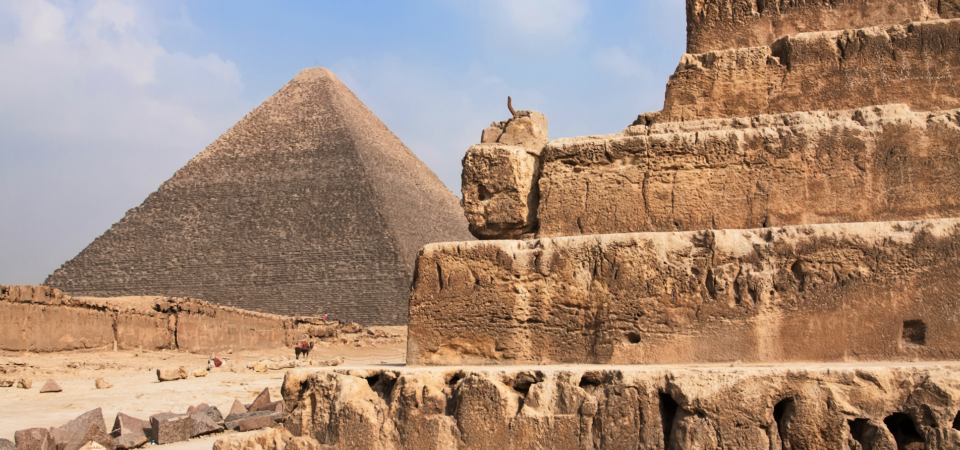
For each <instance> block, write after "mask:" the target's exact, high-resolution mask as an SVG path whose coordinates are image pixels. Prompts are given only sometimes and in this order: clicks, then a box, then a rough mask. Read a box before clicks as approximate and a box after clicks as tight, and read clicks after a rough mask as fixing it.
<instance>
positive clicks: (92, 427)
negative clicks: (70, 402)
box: [50, 408, 115, 450]
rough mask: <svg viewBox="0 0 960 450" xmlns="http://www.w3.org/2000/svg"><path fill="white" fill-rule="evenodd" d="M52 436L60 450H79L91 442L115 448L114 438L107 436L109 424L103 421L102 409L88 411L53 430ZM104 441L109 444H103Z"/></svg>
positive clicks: (51, 430)
mask: <svg viewBox="0 0 960 450" xmlns="http://www.w3.org/2000/svg"><path fill="white" fill-rule="evenodd" d="M50 436H51V437H52V438H53V441H54V443H56V445H57V449H58V450H67V448H68V447H69V450H79V449H80V447H83V446H84V445H86V444H87V443H89V442H98V443H100V444H102V445H104V446H105V447H108V448H109V449H110V450H114V448H115V445H114V443H113V438H111V437H109V436H108V435H107V423H106V421H104V420H103V410H102V409H101V408H97V409H93V410H90V411H87V412H85V413H83V414H81V415H80V416H78V417H77V418H76V419H73V420H71V421H69V422H67V423H66V424H64V425H61V426H59V427H56V428H51V429H50ZM104 436H107V438H106V439H105V438H104ZM104 440H106V441H108V442H107V443H104V442H101V441H104ZM107 444H109V446H108V445H107Z"/></svg>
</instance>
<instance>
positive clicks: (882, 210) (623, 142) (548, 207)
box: [537, 105, 960, 237]
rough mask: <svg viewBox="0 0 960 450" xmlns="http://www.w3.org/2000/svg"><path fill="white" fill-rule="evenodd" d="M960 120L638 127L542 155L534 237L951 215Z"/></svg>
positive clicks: (883, 111)
mask: <svg viewBox="0 0 960 450" xmlns="http://www.w3.org/2000/svg"><path fill="white" fill-rule="evenodd" d="M958 146H960V111H958V110H950V111H942V112H937V113H924V112H914V111H911V110H910V109H909V108H908V107H907V106H905V105H886V106H877V107H868V108H861V109H856V110H845V111H830V112H802V113H787V114H780V115H761V116H755V117H750V118H735V119H716V120H703V121H694V122H682V123H656V124H653V125H649V126H644V125H638V126H632V127H630V128H628V129H627V130H626V131H625V132H624V133H621V134H618V135H612V136H604V137H586V138H575V139H559V140H555V141H552V142H551V143H550V144H549V145H547V146H546V147H545V148H544V150H543V153H542V157H541V158H542V164H543V168H542V169H541V175H540V180H539V188H540V204H539V207H538V217H537V221H538V223H539V229H538V237H557V236H577V235H590V234H608V233H627V232H638V231H686V230H703V229H732V228H760V227H769V226H783V225H798V224H811V223H837V222H873V221H885V220H914V219H927V218H941V217H958V216H960V159H958V158H957V154H956V149H957V148H958Z"/></svg>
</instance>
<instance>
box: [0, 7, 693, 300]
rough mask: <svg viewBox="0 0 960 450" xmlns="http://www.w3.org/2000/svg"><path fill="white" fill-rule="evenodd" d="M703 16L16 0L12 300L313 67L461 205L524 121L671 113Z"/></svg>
mask: <svg viewBox="0 0 960 450" xmlns="http://www.w3.org/2000/svg"><path fill="white" fill-rule="evenodd" d="M684 44H685V23H684V1H683V0H660V1H649V0H645V1H638V0H634V1H617V2H614V1H603V0H487V1H471V0H413V1H389V2H388V1H382V2H381V1H355V2H343V1H337V2H333V1H283V2H265V1H256V2H255V1H237V0H231V1H186V0H151V1H147V0H85V1H59V0H3V1H2V2H0V61H3V62H4V69H3V70H0V173H2V176H0V218H2V220H0V284H39V283H41V282H43V280H44V279H45V278H46V276H47V275H48V274H50V273H52V272H53V271H54V270H55V269H56V268H57V267H59V265H60V264H62V263H63V262H65V261H67V260H69V259H70V258H72V257H74V256H75V255H76V254H77V253H79V252H80V251H81V250H82V249H83V248H84V247H86V246H87V245H88V244H89V243H90V242H92V241H93V239H95V238H96V237H97V236H99V235H100V234H102V233H103V232H104V231H106V230H107V229H108V228H109V227H110V226H111V225H112V224H113V223H115V222H117V221H119V220H120V219H121V218H122V217H123V215H124V213H125V212H126V211H127V210H128V209H130V208H133V207H136V206H138V205H139V204H140V203H141V202H142V201H143V200H144V199H145V198H146V197H147V195H149V194H150V193H151V192H153V191H154V190H156V189H157V187H159V186H160V184H161V183H162V182H163V181H164V180H166V179H168V178H169V177H170V176H172V175H173V173H174V172H175V171H176V170H177V169H179V168H180V167H182V166H183V165H184V164H186V163H187V161H189V159H190V158H191V157H193V156H194V155H196V154H197V153H199V152H200V151H202V150H203V149H204V148H205V147H206V146H207V145H209V144H210V143H211V142H213V141H214V140H215V139H216V138H217V137H218V136H219V135H220V134H222V133H223V132H225V131H226V130H227V128H229V127H230V126H231V125H233V124H234V123H236V122H237V121H238V120H239V119H240V118H241V117H243V116H244V114H246V113H247V112H249V111H250V110H251V109H253V108H254V107H256V106H257V105H258V104H259V103H261V102H262V101H263V100H265V99H266V98H268V97H269V96H271V95H272V94H273V93H275V92H276V91H277V90H279V89H280V87H282V86H283V85H284V84H285V83H286V82H287V81H289V80H290V79H291V78H293V76H294V75H296V73H297V72H299V71H300V70H302V69H304V68H307V67H313V66H317V65H319V66H322V67H326V68H328V69H331V70H332V71H333V72H334V73H335V74H337V76H338V77H340V79H341V80H342V81H343V82H344V83H346V84H347V86H348V87H350V88H351V89H352V90H353V91H354V92H355V93H356V94H357V95H358V96H359V97H360V99H361V100H362V101H363V102H364V103H366V104H367V106H369V107H370V108H371V109H372V110H373V112H374V113H376V114H377V115H378V116H379V117H380V118H381V119H382V120H383V121H384V122H385V123H386V124H387V126H388V127H390V129H391V130H392V131H393V132H394V133H395V134H397V136H399V137H400V139H402V140H403V141H404V143H405V144H406V145H407V146H408V147H410V148H411V149H412V150H413V151H414V153H416V154H417V156H418V157H420V159H421V160H423V161H424V162H425V163H426V164H427V165H428V166H429V167H430V168H431V169H433V171H434V172H436V173H437V175H438V176H439V177H440V179H441V180H443V182H444V183H446V184H447V186H448V187H449V188H450V189H451V190H452V191H453V192H454V193H456V194H457V195H459V194H460V193H459V190H460V159H461V158H462V157H463V154H464V152H465V151H466V150H467V148H468V147H469V146H470V145H472V144H474V143H476V142H478V141H479V137H480V132H481V130H483V128H485V127H486V126H487V125H489V124H490V122H493V121H497V120H503V119H505V118H506V116H507V113H506V111H507V110H506V104H505V101H506V97H507V95H510V96H512V97H513V99H514V106H515V107H517V109H533V110H537V111H540V112H542V113H544V114H545V115H546V116H547V117H548V119H549V122H550V124H549V127H550V137H551V138H559V137H570V136H580V135H588V134H608V133H616V132H619V131H621V130H623V129H624V128H625V127H626V126H627V125H629V124H630V122H631V121H632V120H633V119H634V118H636V116H637V115H638V114H640V113H643V112H647V111H655V110H659V109H660V108H661V107H662V105H663V93H664V87H665V84H666V82H667V78H668V77H669V75H670V74H671V73H673V70H674V68H675V67H676V65H677V62H678V61H679V60H680V56H681V55H682V54H683V49H684Z"/></svg>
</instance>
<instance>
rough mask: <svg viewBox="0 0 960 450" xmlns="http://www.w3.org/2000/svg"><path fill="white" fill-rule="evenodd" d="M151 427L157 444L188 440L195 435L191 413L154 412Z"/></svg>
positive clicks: (151, 417)
mask: <svg viewBox="0 0 960 450" xmlns="http://www.w3.org/2000/svg"><path fill="white" fill-rule="evenodd" d="M150 427H151V429H152V433H153V436H152V437H153V440H154V441H155V442H156V443H157V444H169V443H171V442H180V441H186V440H188V439H190V437H191V436H192V435H193V419H192V418H191V417H190V415H189V414H174V413H160V414H154V415H152V416H150Z"/></svg>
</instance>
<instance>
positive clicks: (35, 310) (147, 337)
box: [0, 286, 336, 353]
mask: <svg viewBox="0 0 960 450" xmlns="http://www.w3.org/2000/svg"><path fill="white" fill-rule="evenodd" d="M335 327H336V326H335V325H332V324H331V325H324V324H323V323H322V321H321V320H319V319H315V318H309V317H308V318H299V317H298V318H293V317H284V316H277V315H273V314H264V313H257V312H251V311H243V310H240V309H236V308H229V307H221V306H217V305H214V304H210V303H207V302H204V301H201V300H196V299H189V298H159V297H155V298H151V297H130V298H77V297H71V296H68V295H64V294H63V293H62V292H61V291H60V290H58V289H52V288H49V287H46V286H0V349H2V350H13V351H25V350H29V351H34V352H56V351H66V350H77V349H91V348H102V347H112V346H114V345H116V346H117V348H119V349H123V350H127V349H131V350H132V349H145V350H159V349H179V350H185V351H190V352H195V353H207V352H212V351H222V350H227V349H234V350H256V349H274V348H279V347H285V346H290V345H293V343H294V341H296V340H297V339H301V338H303V337H305V336H310V335H325V333H329V332H330V331H331V330H328V328H335Z"/></svg>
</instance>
